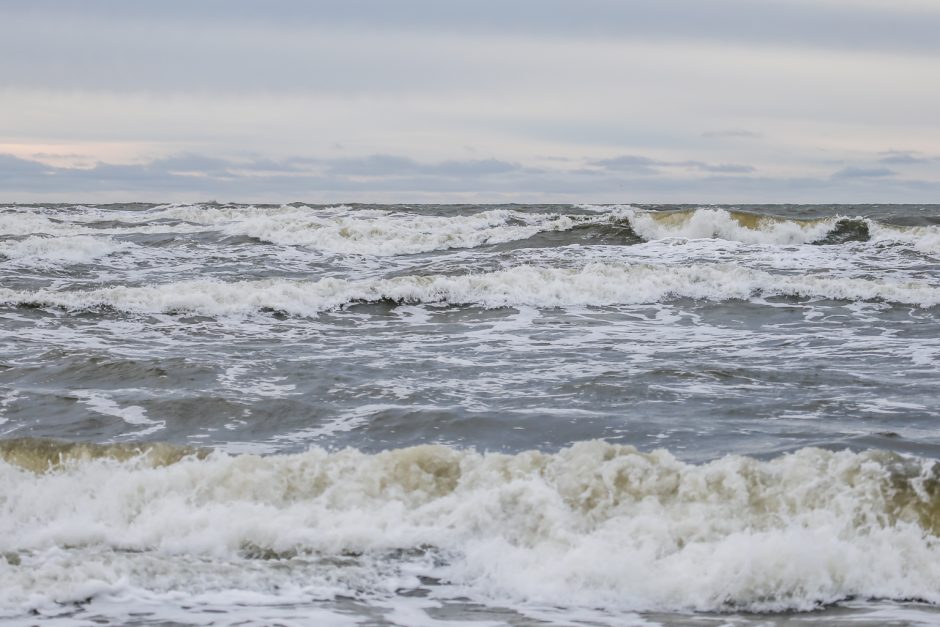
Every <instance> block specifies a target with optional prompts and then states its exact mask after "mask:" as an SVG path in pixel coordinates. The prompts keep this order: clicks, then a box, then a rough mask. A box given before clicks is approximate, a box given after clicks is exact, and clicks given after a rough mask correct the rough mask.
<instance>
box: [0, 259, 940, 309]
mask: <svg viewBox="0 0 940 627" xmlns="http://www.w3.org/2000/svg"><path fill="white" fill-rule="evenodd" d="M779 295H782V296H797V297H809V298H825V299H834V300H847V301H870V300H883V301H888V302H894V303H903V304H911V305H918V306H921V307H932V306H936V305H938V304H940V288H938V287H936V286H934V285H931V284H929V283H925V282H917V281H909V282H891V281H878V280H871V279H861V278H833V277H827V276H816V275H812V274H797V275H778V274H771V273H768V272H764V271H761V270H751V269H748V268H743V267H740V266H735V265H712V264H690V265H687V266H670V265H653V264H633V265H627V264H617V263H592V264H588V265H586V266H584V267H582V268H580V269H564V268H541V267H534V266H516V267H513V268H509V269H506V270H500V271H496V272H490V273H483V274H477V275H458V276H447V275H429V276H402V277H396V278H391V279H372V280H358V281H352V280H345V279H334V278H324V279H321V280H319V281H290V280H284V279H265V280H258V281H240V282H232V283H222V282H213V281H183V282H178V283H169V284H162V285H150V286H144V287H124V286H117V287H107V288H101V289H92V290H69V291H65V290H49V289H39V290H13V289H4V288H0V303H6V304H13V305H18V304H24V305H25V304H29V305H34V306H46V307H50V306H51V307H61V308H65V309H69V310H81V309H89V308H96V307H113V308H115V309H117V310H121V311H128V312H136V313H173V312H191V313H196V314H202V315H210V316H216V315H232V314H246V313H250V312H253V311H258V310H262V309H271V310H277V311H283V312H286V313H289V314H293V315H300V316H314V315H316V314H318V313H320V312H323V311H326V310H330V309H335V308H338V307H342V306H344V305H348V304H351V303H357V302H380V301H385V300H390V301H394V302H402V303H450V304H473V305H478V306H481V307H486V308H499V307H515V306H534V307H566V306H591V305H594V306H609V305H630V304H640V303H654V302H662V301H668V300H673V299H676V298H692V299H701V300H714V301H721V300H731V299H749V298H752V297H755V296H761V297H768V296H779Z"/></svg>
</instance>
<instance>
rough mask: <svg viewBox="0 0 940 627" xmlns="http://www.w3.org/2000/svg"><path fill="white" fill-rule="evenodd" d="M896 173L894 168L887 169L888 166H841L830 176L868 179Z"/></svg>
mask: <svg viewBox="0 0 940 627" xmlns="http://www.w3.org/2000/svg"><path fill="white" fill-rule="evenodd" d="M895 174H897V172H895V171H894V170H889V169H888V168H867V167H856V166H849V167H847V168H842V169H841V170H839V171H838V172H835V173H834V174H833V175H832V178H835V179H870V178H884V177H886V176H894V175H895Z"/></svg>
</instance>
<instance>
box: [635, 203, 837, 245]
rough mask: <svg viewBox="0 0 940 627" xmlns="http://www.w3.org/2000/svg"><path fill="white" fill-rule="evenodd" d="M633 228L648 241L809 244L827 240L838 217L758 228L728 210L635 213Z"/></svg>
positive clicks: (766, 222) (766, 221)
mask: <svg viewBox="0 0 940 627" xmlns="http://www.w3.org/2000/svg"><path fill="white" fill-rule="evenodd" d="M628 219H629V221H630V225H631V226H632V227H633V230H634V231H635V232H636V234H637V235H639V236H640V237H642V238H643V239H646V240H658V239H666V238H671V237H678V238H686V239H704V238H719V239H726V240H733V241H738V242H744V243H746V244H805V243H809V242H815V241H817V240H820V239H822V238H824V237H825V236H826V235H827V234H828V233H829V232H830V231H831V230H832V229H833V228H834V227H835V225H836V222H837V221H838V217H835V218H830V219H826V220H819V221H804V222H798V221H794V220H784V219H771V218H767V217H764V218H761V219H757V220H755V222H756V225H755V228H751V227H749V226H745V225H744V224H742V222H741V221H740V220H739V219H736V218H735V215H734V214H732V213H731V212H729V211H727V210H725V209H696V210H695V211H692V212H683V213H672V214H670V213H662V212H654V211H632V212H630V214H629V215H628Z"/></svg>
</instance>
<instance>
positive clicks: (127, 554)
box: [0, 441, 940, 611]
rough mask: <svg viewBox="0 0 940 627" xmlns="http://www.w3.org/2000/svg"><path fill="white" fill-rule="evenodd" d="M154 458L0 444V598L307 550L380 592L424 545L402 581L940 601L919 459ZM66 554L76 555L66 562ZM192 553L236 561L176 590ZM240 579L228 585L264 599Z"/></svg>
mask: <svg viewBox="0 0 940 627" xmlns="http://www.w3.org/2000/svg"><path fill="white" fill-rule="evenodd" d="M154 450H155V449H153V448H152V449H151V450H150V452H144V453H143V454H142V455H141V456H139V457H137V458H132V459H130V460H127V458H126V445H121V447H119V448H115V449H114V454H113V455H109V451H108V449H107V448H106V447H98V448H96V449H94V454H90V455H78V456H73V459H71V460H70V461H68V462H66V463H62V456H61V453H59V452H58V451H57V450H56V448H55V446H37V445H35V444H34V443H33V442H31V441H20V442H19V443H18V444H13V445H9V444H8V445H7V446H5V447H4V448H0V457H2V458H3V459H4V460H5V461H3V462H0V496H2V498H0V512H2V515H0V552H2V555H3V556H4V557H3V559H0V606H3V607H7V608H9V607H11V606H18V607H24V606H28V605H29V604H36V603H39V602H42V600H46V601H48V600H49V599H50V598H51V599H52V600H54V601H57V602H70V601H74V600H79V601H85V600H87V599H88V598H89V597H94V596H95V595H97V594H102V595H107V594H116V595H121V594H123V593H126V588H127V587H133V586H136V587H137V588H148V587H149V588H154V587H159V586H160V585H162V582H164V581H167V580H171V581H173V585H174V586H175V587H178V588H185V587H186V586H187V585H189V583H192V584H193V585H194V586H201V587H205V586H206V585H212V583H215V584H216V585H219V586H220V587H221V588H222V589H228V588H229V587H230V585H231V582H229V581H227V580H226V578H227V577H228V578H232V577H240V576H241V575H239V573H241V572H247V571H248V570H249V569H252V568H264V566H263V564H264V563H265V562H264V560H273V562H271V563H272V564H273V565H272V566H271V567H270V568H269V569H270V570H271V571H272V573H273V572H277V573H280V575H279V576H281V577H282V578H283V577H284V576H285V573H287V575H286V576H288V577H289V573H290V572H291V571H290V569H291V567H292V565H293V564H297V568H298V572H297V576H298V577H306V576H307V575H308V574H309V573H306V572H305V571H303V568H302V567H303V566H304V564H306V565H308V566H309V565H310V564H311V563H313V562H311V560H318V561H316V562H315V565H316V564H319V565H318V566H316V569H318V571H319V574H320V576H321V578H322V579H325V580H331V581H332V585H333V587H334V589H338V590H337V594H348V595H359V594H362V593H364V591H365V592H370V590H369V586H370V585H376V586H383V585H384V586H386V588H385V592H386V593H387V592H388V589H387V585H388V584H387V583H386V584H382V583H379V582H377V581H376V580H377V579H382V580H385V581H387V579H388V577H387V573H386V574H385V575H383V576H382V577H371V578H370V576H369V572H367V571H369V569H370V566H369V565H370V564H372V565H373V568H374V565H375V564H380V563H382V562H383V560H384V562H385V563H386V566H388V563H389V562H392V565H393V566H394V560H395V559H396V558H395V557H394V556H396V555H398V556H406V557H407V556H408V555H418V556H428V555H432V556H433V559H418V560H413V561H412V562H411V563H410V564H409V572H410V575H411V576H412V577H413V576H414V575H415V574H419V575H422V576H426V577H431V578H434V579H436V580H439V581H441V582H445V583H447V584H450V585H454V586H458V587H459V591H460V594H461V595H463V596H470V597H471V598H478V599H488V600H497V601H501V602H507V603H512V602H525V603H540V604H548V605H551V606H558V605H562V606H568V607H579V606H580V607H595V608H597V607H601V608H609V609H631V610H705V611H726V610H751V611H781V610H791V609H795V610H809V609H813V608H815V607H817V606H818V605H820V604H827V603H833V602H838V601H840V600H844V599H846V598H853V597H854V598H878V599H897V600H909V599H920V600H923V601H927V602H930V603H938V602H940V592H938V591H940V541H938V537H937V536H938V532H940V487H938V486H940V471H938V465H937V463H936V462H934V461H927V460H917V459H911V458H904V457H900V456H898V455H895V454H890V453H885V452H866V453H852V452H848V451H843V452H830V451H824V450H819V449H803V450H800V451H798V452H796V453H793V454H789V455H784V456H781V457H778V458H775V459H772V460H769V461H758V460H756V459H751V458H747V457H739V456H728V457H724V458H721V459H717V460H715V461H712V462H710V463H706V464H701V465H692V464H686V463H683V462H680V461H678V460H677V459H675V458H674V457H673V456H672V455H670V454H669V453H668V452H666V451H662V450H659V451H654V452H652V453H640V452H637V451H636V450H635V449H633V448H632V447H628V446H616V445H611V444H607V443H604V442H600V441H591V442H582V443H578V444H575V445H574V446H572V447H570V448H567V449H563V450H561V451H559V452H557V453H544V452H535V451H530V452H524V453H519V454H515V455H504V454H480V453H477V452H473V451H467V450H459V449H454V448H449V447H444V446H420V447H415V448H408V449H398V450H390V451H385V452H381V453H376V454H365V453H361V452H358V451H355V450H344V451H339V452H327V451H324V450H320V449H312V450H310V451H308V452H306V453H302V454H294V455H277V456H270V457H258V456H253V455H242V456H229V455H225V454H221V453H213V454H210V455H208V456H206V457H203V458H199V457H197V456H195V455H183V456H180V457H179V458H178V459H171V460H165V459H164V460H161V462H160V463H158V464H155V463H154V461H153V459H152V457H150V455H152V453H153V451H154ZM17 454H20V456H19V457H17ZM47 462H55V464H54V467H49V466H50V464H49V463H47ZM43 467H46V468H48V469H47V470H45V471H44V472H37V470H39V469H41V468H43ZM70 553H79V554H80V557H81V559H76V560H74V562H73V563H71V566H70V567H69V568H62V567H61V565H60V563H61V561H62V560H63V559H65V557H64V556H67V555H68V554H70ZM89 556H91V559H89ZM109 556H111V557H109ZM304 556H307V557H306V558H305V557H304ZM200 557H201V558H202V560H214V561H219V560H239V559H241V560H247V561H243V562H242V563H243V564H246V565H245V566H243V567H242V568H238V567H234V566H233V567H231V568H227V569H220V568H216V569H214V572H213V577H212V578H211V579H210V580H209V581H207V580H199V581H196V580H194V581H192V582H189V581H188V578H197V579H198V576H199V572H198V571H194V570H193V569H192V568H191V567H190V565H189V561H191V558H197V559H198V558H200ZM184 558H185V559H184ZM259 558H260V559H261V560H262V562H257V561H256V560H258V559H259ZM4 560H5V561H6V563H5V564H3V562H4ZM121 560H124V561H121ZM349 562H354V563H355V568H352V569H349V571H348V572H346V573H345V574H344V575H343V576H338V575H335V574H334V576H332V577H331V576H330V572H336V571H339V570H341V569H342V565H343V564H344V563H349ZM250 563H256V564H257V563H261V564H262V566H260V567H252V566H250V565H248V564H250ZM116 564H121V565H122V566H121V567H120V568H118V567H117V566H116ZM243 569H244V570H243ZM331 569H332V570H331ZM324 571H325V572H324ZM226 573H228V574H226ZM254 575H257V573H254V574H253V577H252V578H247V579H245V580H242V579H240V580H239V582H240V585H242V586H246V587H248V591H249V592H253V593H258V594H261V593H268V594H271V589H270V588H269V587H268V586H267V584H268V583H269V582H268V581H266V580H265V579H264V577H263V576H260V575H259V576H254ZM272 576H273V575H272ZM393 579H394V578H393ZM370 581H371V582H372V583H371V584H370ZM89 582H92V583H94V585H93V586H91V587H89ZM300 583H302V582H295V584H300ZM252 586H255V587H257V588H258V589H257V590H251V587H252ZM371 592H373V593H375V592H377V591H376V590H375V589H372V590H371Z"/></svg>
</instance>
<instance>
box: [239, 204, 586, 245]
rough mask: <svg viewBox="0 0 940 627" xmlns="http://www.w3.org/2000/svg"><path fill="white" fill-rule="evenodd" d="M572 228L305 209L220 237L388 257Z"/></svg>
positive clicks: (518, 218)
mask: <svg viewBox="0 0 940 627" xmlns="http://www.w3.org/2000/svg"><path fill="white" fill-rule="evenodd" d="M372 213H373V214H374V213H375V212H372ZM513 221H514V222H515V223H514V224H513V223H511V222H513ZM575 224H576V222H575V220H573V219H572V218H570V217H568V216H560V215H547V214H541V215H533V214H524V213H519V212H513V211H507V210H493V211H483V212H480V213H475V214H471V215H467V216H451V217H445V216H424V215H419V214H396V213H392V212H387V213H384V215H370V214H366V215H362V212H348V213H342V214H333V215H325V216H323V215H319V214H317V213H315V212H311V211H309V210H307V211H295V212H292V213H284V214H279V215H270V214H268V215H259V216H253V217H250V218H247V219H244V220H239V221H237V222H234V223H232V224H230V225H228V226H226V227H225V232H226V233H228V234H230V235H248V236H250V237H256V238H258V239H261V240H264V241H267V242H271V243H273V244H278V245H282V246H284V245H302V246H307V247H311V248H316V249H318V250H325V251H329V252H336V253H348V254H360V255H363V254H364V255H379V256H389V255H404V254H414V253H423V252H430V251H433V250H446V249H449V248H472V247H476V246H482V245H486V244H498V243H503V242H509V241H514V240H518V239H524V238H527V237H531V236H532V235H535V234H536V233H538V232H540V231H560V230H568V229H570V228H572V227H573V226H574V225H575Z"/></svg>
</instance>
